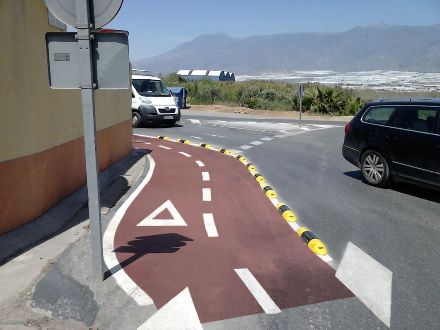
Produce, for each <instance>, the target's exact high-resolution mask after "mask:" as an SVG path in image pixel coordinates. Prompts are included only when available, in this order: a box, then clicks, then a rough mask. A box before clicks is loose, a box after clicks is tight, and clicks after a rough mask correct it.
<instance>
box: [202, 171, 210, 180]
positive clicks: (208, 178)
mask: <svg viewBox="0 0 440 330" xmlns="http://www.w3.org/2000/svg"><path fill="white" fill-rule="evenodd" d="M202 180H203V181H209V180H211V178H210V177H209V172H202Z"/></svg>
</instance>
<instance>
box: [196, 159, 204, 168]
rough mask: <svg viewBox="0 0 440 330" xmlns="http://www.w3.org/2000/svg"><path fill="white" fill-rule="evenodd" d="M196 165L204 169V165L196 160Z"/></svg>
mask: <svg viewBox="0 0 440 330" xmlns="http://www.w3.org/2000/svg"><path fill="white" fill-rule="evenodd" d="M196 164H197V165H198V166H199V167H205V164H203V163H202V162H201V161H200V160H196Z"/></svg>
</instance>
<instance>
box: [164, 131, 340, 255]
mask: <svg viewBox="0 0 440 330" xmlns="http://www.w3.org/2000/svg"><path fill="white" fill-rule="evenodd" d="M157 138H158V139H159V140H169V141H171V142H178V143H183V144H189V145H193V146H199V147H201V148H204V149H211V150H215V151H218V152H220V153H222V154H224V155H227V156H232V157H234V158H236V159H237V160H239V161H240V163H242V164H243V165H245V166H246V168H247V169H248V170H249V172H250V173H251V174H252V176H253V177H254V178H255V180H256V181H257V182H258V183H259V184H260V187H261V190H262V191H263V192H264V194H265V195H266V197H267V198H269V200H270V201H271V202H272V204H273V205H274V206H275V208H276V209H277V210H278V213H279V214H280V215H281V216H282V217H283V219H284V220H285V221H286V222H288V223H290V224H291V227H292V229H294V230H295V231H296V233H297V234H298V236H299V237H300V238H301V240H302V241H303V242H305V244H306V245H307V246H308V248H309V249H310V250H311V251H312V252H313V253H315V254H316V255H318V256H319V257H320V258H321V259H322V260H324V261H326V262H329V261H331V260H332V259H331V258H330V257H329V256H328V251H327V247H326V246H325V244H324V243H323V242H322V241H321V240H320V239H319V238H318V237H317V236H316V235H315V234H313V233H312V232H311V231H310V229H308V228H307V227H301V226H300V225H298V224H297V220H298V219H297V216H296V215H295V213H294V212H293V211H292V210H291V209H290V208H289V207H288V206H287V205H286V204H284V203H280V202H279V201H278V199H277V198H278V195H277V193H276V192H275V190H274V189H273V188H272V187H271V186H269V185H268V184H266V179H265V178H264V177H263V176H262V175H261V174H260V173H258V171H257V168H256V166H255V165H254V164H252V163H250V162H248V160H247V159H246V157H244V156H243V155H241V154H237V155H234V154H233V152H232V151H231V150H228V149H224V148H219V149H214V148H213V147H212V145H210V144H207V143H202V144H199V145H197V144H192V143H191V141H189V140H186V139H177V140H171V139H170V138H169V137H168V136H158V137H157Z"/></svg>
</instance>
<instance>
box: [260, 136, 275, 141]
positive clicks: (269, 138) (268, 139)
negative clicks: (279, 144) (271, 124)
mask: <svg viewBox="0 0 440 330" xmlns="http://www.w3.org/2000/svg"><path fill="white" fill-rule="evenodd" d="M261 140H263V141H272V140H273V138H271V137H264V138H262V139H261Z"/></svg>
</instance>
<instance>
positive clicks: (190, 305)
mask: <svg viewBox="0 0 440 330" xmlns="http://www.w3.org/2000/svg"><path fill="white" fill-rule="evenodd" d="M146 329H164V330H175V329H191V330H203V327H202V324H201V323H200V319H199V316H198V315H197V311H196V308H195V306H194V302H193V300H192V298H191V294H190V292H189V289H188V288H185V289H184V290H183V291H182V292H180V293H179V294H178V295H177V296H175V297H174V298H173V299H171V300H170V301H169V302H167V303H166V304H165V305H163V306H162V307H161V308H160V309H159V310H158V311H157V312H156V313H154V314H153V316H151V317H150V318H149V319H148V320H147V321H146V322H145V323H144V324H142V325H141V326H140V327H139V328H138V330H146Z"/></svg>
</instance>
